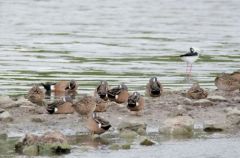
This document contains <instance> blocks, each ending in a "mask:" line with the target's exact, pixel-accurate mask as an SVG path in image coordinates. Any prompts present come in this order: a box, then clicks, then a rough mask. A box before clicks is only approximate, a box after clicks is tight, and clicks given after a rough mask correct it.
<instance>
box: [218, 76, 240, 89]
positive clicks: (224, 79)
mask: <svg viewBox="0 0 240 158" xmlns="http://www.w3.org/2000/svg"><path fill="white" fill-rule="evenodd" d="M215 85H216V86H217V88H218V89H220V90H223V91H235V90H237V89H239V88H240V81H238V80H237V79H236V78H235V77H233V75H232V74H227V73H222V74H221V75H219V76H217V77H216V79H215Z"/></svg>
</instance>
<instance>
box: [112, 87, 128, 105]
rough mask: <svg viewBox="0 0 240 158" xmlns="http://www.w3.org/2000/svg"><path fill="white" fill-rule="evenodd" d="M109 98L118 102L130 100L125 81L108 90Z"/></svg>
mask: <svg viewBox="0 0 240 158" xmlns="http://www.w3.org/2000/svg"><path fill="white" fill-rule="evenodd" d="M108 99H109V100H110V101H115V102H116V103H119V104H121V103H125V102H127V100H128V88H127V86H126V85H125V84H124V83H121V84H120V85H118V86H117V87H115V88H112V89H110V90H108Z"/></svg>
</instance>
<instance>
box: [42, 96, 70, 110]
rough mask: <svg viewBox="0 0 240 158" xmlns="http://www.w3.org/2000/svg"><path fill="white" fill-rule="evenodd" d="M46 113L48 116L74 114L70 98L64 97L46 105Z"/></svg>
mask: <svg viewBox="0 0 240 158" xmlns="http://www.w3.org/2000/svg"><path fill="white" fill-rule="evenodd" d="M47 111H48V113H49V114H72V113H73V112H74V108H73V106H72V98H71V97H70V96H64V97H62V98H61V99H59V100H56V101H54V102H53V103H50V104H48V105H47Z"/></svg>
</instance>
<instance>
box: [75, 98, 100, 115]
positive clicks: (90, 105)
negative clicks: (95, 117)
mask: <svg viewBox="0 0 240 158" xmlns="http://www.w3.org/2000/svg"><path fill="white" fill-rule="evenodd" d="M73 108H74V109H75V111H76V112H77V113H78V114H80V115H81V116H86V117H89V116H90V115H91V114H92V113H93V112H94V110H95V108H96V100H95V98H94V97H92V96H84V97H83V98H82V99H80V100H78V101H75V102H74V103H73Z"/></svg>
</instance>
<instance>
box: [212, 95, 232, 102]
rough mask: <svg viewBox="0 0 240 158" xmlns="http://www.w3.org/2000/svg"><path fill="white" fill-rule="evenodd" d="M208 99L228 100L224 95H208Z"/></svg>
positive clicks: (215, 100)
mask: <svg viewBox="0 0 240 158" xmlns="http://www.w3.org/2000/svg"><path fill="white" fill-rule="evenodd" d="M207 99H208V100H210V101H213V102H226V101H227V99H226V98H224V97H223V96H219V95H213V96H208V97H207Z"/></svg>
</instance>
